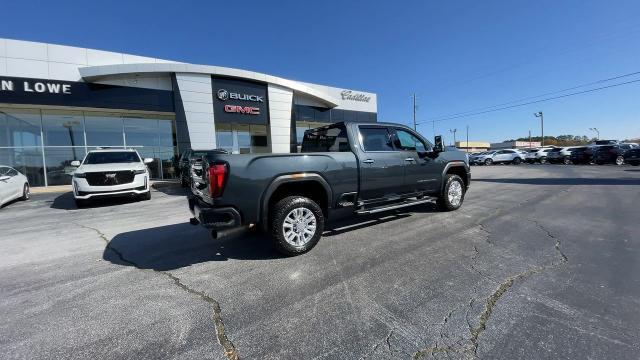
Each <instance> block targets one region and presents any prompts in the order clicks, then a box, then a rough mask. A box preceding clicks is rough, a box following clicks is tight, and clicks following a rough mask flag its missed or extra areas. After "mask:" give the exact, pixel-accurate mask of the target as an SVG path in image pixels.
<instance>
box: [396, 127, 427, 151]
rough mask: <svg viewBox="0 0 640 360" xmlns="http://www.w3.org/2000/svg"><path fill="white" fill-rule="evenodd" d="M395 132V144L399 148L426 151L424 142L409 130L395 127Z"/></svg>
mask: <svg viewBox="0 0 640 360" xmlns="http://www.w3.org/2000/svg"><path fill="white" fill-rule="evenodd" d="M396 134H397V140H396V146H398V147H399V148H400V149H401V150H407V151H418V152H426V151H427V146H426V145H425V144H424V142H422V140H420V139H419V138H417V137H416V136H414V135H413V134H411V133H410V132H407V131H404V130H400V129H396Z"/></svg>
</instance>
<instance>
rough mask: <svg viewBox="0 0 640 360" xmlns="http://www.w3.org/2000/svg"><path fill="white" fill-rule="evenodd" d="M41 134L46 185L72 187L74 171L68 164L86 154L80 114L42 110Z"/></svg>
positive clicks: (82, 121) (82, 117) (82, 118)
mask: <svg viewBox="0 0 640 360" xmlns="http://www.w3.org/2000/svg"><path fill="white" fill-rule="evenodd" d="M42 133H43V135H44V158H45V164H46V168H47V185H68V184H71V176H72V175H73V172H74V171H75V167H73V166H71V162H72V161H74V160H82V159H83V158H84V156H85V154H86V148H85V143H84V116H83V115H82V112H81V111H59V110H43V111H42Z"/></svg>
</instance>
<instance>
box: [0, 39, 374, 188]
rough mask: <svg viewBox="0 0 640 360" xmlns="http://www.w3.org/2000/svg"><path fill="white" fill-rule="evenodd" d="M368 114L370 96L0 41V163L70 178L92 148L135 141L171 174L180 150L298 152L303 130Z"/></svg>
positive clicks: (159, 171) (160, 173)
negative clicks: (73, 165) (72, 164)
mask: <svg viewBox="0 0 640 360" xmlns="http://www.w3.org/2000/svg"><path fill="white" fill-rule="evenodd" d="M340 121H347V122H349V121H358V122H375V121H377V98H376V94H373V93H370V92H365V91H359V90H352V89H344V88H336V87H329V86H324V85H318V84H310V83H304V82H299V81H293V80H288V79H283V78H280V77H276V76H271V75H267V74H261V73H257V72H252V71H246V70H239V69H232V68H226V67H218V66H206V65H194V64H187V63H180V62H173V61H167V60H162V59H156V58H150V57H142V56H136V55H129V54H122V53H115V52H107V51H101V50H94V49H85V48H78V47H70V46H62V45H54V44H45V43H36V42H29V41H20V40H11V39H0V165H9V166H12V167H15V168H16V169H18V170H19V171H21V172H23V173H24V174H25V175H27V177H28V178H29V181H30V182H31V184H32V186H47V185H62V184H69V183H70V181H71V180H70V174H71V172H72V171H73V169H72V168H71V167H70V162H71V161H73V160H82V158H83V157H84V155H85V154H86V152H87V151H89V150H91V149H93V148H96V147H104V146H110V147H130V148H136V149H137V150H138V151H139V152H140V153H141V155H142V156H145V157H153V158H155V159H156V162H154V163H153V164H152V165H151V166H150V169H151V171H152V173H153V176H154V177H155V178H158V179H168V178H173V177H175V176H176V168H175V166H176V159H177V157H178V156H179V154H180V153H181V152H183V151H185V150H187V149H195V150H207V149H215V148H221V149H225V150H228V151H230V152H232V153H261V152H265V153H269V152H273V153H288V152H295V151H297V148H298V145H299V143H300V141H301V139H302V135H303V133H304V130H306V129H309V128H313V127H317V126H322V125H326V124H330V123H335V122H340Z"/></svg>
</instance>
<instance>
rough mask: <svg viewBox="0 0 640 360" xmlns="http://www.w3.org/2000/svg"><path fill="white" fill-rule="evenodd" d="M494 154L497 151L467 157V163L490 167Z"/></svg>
mask: <svg viewBox="0 0 640 360" xmlns="http://www.w3.org/2000/svg"><path fill="white" fill-rule="evenodd" d="M496 152H497V150H493V151H485V152H482V153H480V154H478V155H474V156H469V163H471V164H477V165H491V164H493V154H495V153H496Z"/></svg>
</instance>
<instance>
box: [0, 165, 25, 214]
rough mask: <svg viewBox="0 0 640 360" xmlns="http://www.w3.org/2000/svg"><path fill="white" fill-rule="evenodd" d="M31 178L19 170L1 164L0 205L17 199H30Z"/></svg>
mask: <svg viewBox="0 0 640 360" xmlns="http://www.w3.org/2000/svg"><path fill="white" fill-rule="evenodd" d="M29 195H30V193H29V180H27V177H26V176H24V175H22V174H21V173H20V172H19V171H18V170H16V169H14V168H12V167H9V166H3V165H0V206H2V205H4V204H6V203H8V202H9V201H12V200H15V199H21V200H27V199H29Z"/></svg>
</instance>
